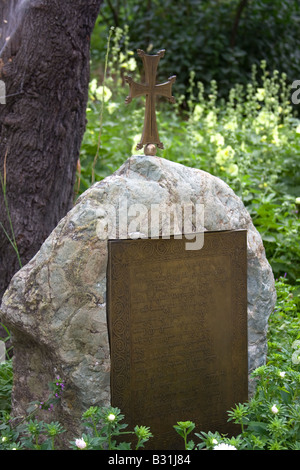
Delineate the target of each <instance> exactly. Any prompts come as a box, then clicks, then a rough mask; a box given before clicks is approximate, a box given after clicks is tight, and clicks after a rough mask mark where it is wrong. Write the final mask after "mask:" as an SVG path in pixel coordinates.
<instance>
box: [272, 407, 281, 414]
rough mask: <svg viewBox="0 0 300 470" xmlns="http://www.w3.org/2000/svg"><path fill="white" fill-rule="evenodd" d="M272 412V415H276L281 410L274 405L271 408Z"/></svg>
mask: <svg viewBox="0 0 300 470" xmlns="http://www.w3.org/2000/svg"><path fill="white" fill-rule="evenodd" d="M271 411H272V413H274V414H275V415H276V414H277V413H278V411H279V410H278V408H277V406H276V405H273V406H272V408H271Z"/></svg>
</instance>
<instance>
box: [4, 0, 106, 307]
mask: <svg viewBox="0 0 300 470" xmlns="http://www.w3.org/2000/svg"><path fill="white" fill-rule="evenodd" d="M12 2H14V3H12ZM101 3H102V0H11V1H10V0H2V1H0V5H1V9H0V14H1V12H2V14H3V15H5V13H4V12H5V9H6V11H9V9H10V8H11V9H12V10H13V13H14V16H13V17H11V16H10V17H8V18H5V17H4V18H2V25H3V29H2V37H1V40H2V43H4V44H5V46H4V48H3V49H2V51H1V58H0V79H1V80H2V81H4V83H5V86H6V104H5V105H3V104H0V172H1V175H2V182H4V181H5V182H6V195H7V205H8V210H7V207H6V205H5V201H4V194H3V188H2V190H1V187H0V222H1V223H2V224H3V227H2V229H1V226H0V301H1V298H2V296H3V293H4V291H5V290H6V288H7V287H8V284H9V282H10V280H11V278H12V276H13V274H14V273H15V272H16V271H17V270H18V269H19V267H20V264H19V262H18V258H17V256H16V251H15V250H14V248H13V247H12V245H11V243H10V242H9V240H8V237H7V235H6V234H5V232H4V230H3V228H4V229H5V230H6V232H7V234H8V235H9V236H10V237H12V235H13V234H12V231H11V227H13V231H14V237H15V240H16V244H17V248H18V251H19V254H20V258H21V262H22V264H23V265H24V264H25V263H27V262H28V261H29V260H30V259H31V258H32V257H33V256H34V255H35V254H36V253H37V251H38V250H39V248H40V247H41V244H42V243H43V242H44V240H45V239H46V238H47V236H48V235H49V234H50V232H51V231H52V230H53V229H54V227H55V226H56V225H57V223H58V222H59V220H60V219H61V218H63V217H64V216H65V215H66V213H67V212H68V211H69V210H70V208H71V207H72V204H73V197H74V192H73V188H74V182H75V178H76V164H77V160H78V157H79V151H80V145H81V141H82V137H83V134H84V131H85V126H86V117H85V116H86V105H87V97H88V83H89V49H90V36H91V33H92V30H93V27H94V23H95V20H96V18H97V15H98V12H99V8H100V5H101ZM20 6H21V7H22V8H21V10H20V12H19V14H18V16H16V10H14V8H17V7H20ZM6 19H7V23H5V22H4V23H3V20H6ZM13 19H14V20H13ZM0 20H1V18H0ZM0 26H1V25H0ZM5 28H6V30H5ZM7 31H8V33H9V34H10V39H9V40H8V41H5V34H7ZM0 32H1V31H0ZM9 215H10V217H11V224H10V222H9Z"/></svg>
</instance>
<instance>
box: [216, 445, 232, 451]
mask: <svg viewBox="0 0 300 470" xmlns="http://www.w3.org/2000/svg"><path fill="white" fill-rule="evenodd" d="M214 450H237V449H236V447H234V446H231V445H230V444H218V445H217V446H215V447H214Z"/></svg>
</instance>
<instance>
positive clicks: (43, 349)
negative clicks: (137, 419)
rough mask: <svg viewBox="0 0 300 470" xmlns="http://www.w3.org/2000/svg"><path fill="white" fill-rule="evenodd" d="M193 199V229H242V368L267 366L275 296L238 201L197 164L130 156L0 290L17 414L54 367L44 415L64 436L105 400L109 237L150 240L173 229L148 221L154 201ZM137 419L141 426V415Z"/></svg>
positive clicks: (39, 395) (39, 392)
mask: <svg viewBox="0 0 300 470" xmlns="http://www.w3.org/2000/svg"><path fill="white" fill-rule="evenodd" d="M197 204H198V205H199V206H201V207H203V208H204V212H203V219H202V218H201V217H200V218H199V220H200V221H201V220H203V227H200V226H198V225H197V223H196V222H197V217H196V218H195V214H193V215H192V217H191V219H189V220H188V222H191V225H190V226H191V227H192V232H193V231H197V232H203V231H204V232H206V231H207V232H209V231H212V232H220V231H236V230H244V231H247V313H248V319H247V320H248V369H249V373H250V372H251V371H252V370H253V369H255V368H256V367H258V366H260V365H262V364H264V362H265V356H266V350H267V342H266V333H267V323H268V317H269V315H270V313H271V312H272V310H273V308H274V305H275V300H276V293H275V287H274V277H273V274H272V270H271V268H270V265H269V263H268V261H267V259H266V256H265V251H264V247H263V243H262V240H261V237H260V235H259V233H258V231H257V230H256V229H255V227H254V225H253V223H252V221H251V218H250V216H249V214H248V212H247V210H246V209H245V207H244V205H243V203H242V201H241V200H240V198H238V197H237V196H236V195H235V194H234V192H233V191H232V190H231V189H230V188H229V186H228V185H227V184H225V183H224V182H223V181H222V180H220V179H219V178H216V177H214V176H212V175H210V174H208V173H206V172H204V171H201V170H198V169H193V168H188V167H185V166H183V165H180V164H178V163H174V162H171V161H168V160H164V159H161V158H159V157H155V156H132V157H130V158H129V159H128V160H127V161H126V162H125V163H124V164H123V165H122V166H121V167H120V169H119V170H118V171H116V172H115V173H114V174H113V175H111V176H109V177H107V178H105V179H104V180H103V181H101V182H98V183H96V184H95V185H93V186H92V187H91V188H90V189H88V190H87V191H86V192H85V193H84V194H83V195H82V196H81V197H80V198H79V199H78V201H77V203H76V205H75V206H74V208H73V209H72V210H71V211H70V212H69V213H68V214H67V215H66V217H65V218H64V219H62V220H61V221H60V223H59V224H58V226H57V227H56V228H55V229H54V230H53V232H52V233H51V234H50V236H49V237H48V239H47V240H46V241H45V242H44V244H43V245H42V247H41V249H40V251H39V252H38V253H37V255H36V256H35V257H34V258H33V259H32V260H31V261H30V262H29V263H28V264H27V265H26V266H24V267H23V268H22V269H21V270H20V271H19V272H18V273H16V274H15V276H14V277H13V279H12V281H11V284H10V286H9V288H8V290H7V291H6V293H5V295H4V297H3V301H2V305H1V315H0V316H1V321H2V322H3V323H4V324H5V325H6V326H7V327H8V328H9V329H10V330H11V331H12V334H13V344H14V386H13V396H12V400H13V401H12V406H13V413H14V414H16V415H24V413H25V411H26V409H27V407H28V403H29V402H30V401H33V400H39V399H40V400H43V399H44V398H45V396H46V397H47V395H48V392H47V390H48V383H49V382H51V381H53V380H54V378H55V376H56V375H57V374H58V375H60V376H61V377H62V378H63V379H64V380H65V382H66V390H65V393H64V394H63V397H62V403H61V406H60V408H59V410H58V411H57V415H55V413H56V411H54V413H53V415H52V416H51V419H53V420H54V419H57V420H59V421H60V422H61V423H62V425H63V426H65V427H66V428H67V429H68V430H69V431H70V433H69V435H71V438H74V436H75V437H79V433H80V432H81V431H80V426H81V419H80V418H81V413H82V412H83V411H85V410H86V409H87V408H88V407H89V406H91V405H99V406H102V405H109V404H110V403H111V387H110V380H111V362H110V349H109V337H108V329H107V305H106V290H107V263H108V239H113V238H116V239H123V240H125V239H129V241H130V240H132V239H133V238H135V239H136V238H137V237H139V238H141V239H143V238H148V239H149V241H151V240H150V238H151V228H152V229H154V232H155V235H156V236H160V235H161V234H162V232H163V231H164V227H165V226H166V227H170V219H168V217H167V218H166V220H164V217H162V218H155V217H154V218H153V220H155V221H156V223H157V224H158V225H156V224H154V225H153V224H152V227H151V224H149V214H150V213H151V209H152V208H153V206H154V207H156V208H157V207H161V208H163V210H162V212H163V213H164V214H165V213H166V212H167V211H168V208H169V209H170V208H172V207H174V206H175V207H180V206H185V207H188V206H189V205H192V206H193V207H196V206H197ZM173 215H174V214H173ZM175 219H176V217H175V216H174V217H173V222H174V221H175ZM151 220H152V219H151ZM164 224H165V225H164ZM187 225H189V224H187ZM174 227H175V225H174ZM171 235H172V233H171ZM137 241H142V240H137ZM153 241H155V240H154V239H153ZM167 241H168V240H167ZM179 241H180V240H179ZM194 241H195V240H194ZM198 241H199V240H198ZM200 241H201V240H200ZM192 242H193V240H192V239H190V243H191V244H192ZM204 247H205V243H204V245H203V249H205V248H204ZM201 250H202V249H200V250H199V253H200V252H201ZM188 251H189V254H188V256H190V257H191V259H192V260H193V259H194V258H193V256H194V257H195V259H196V258H197V256H198V255H197V254H195V253H198V252H197V250H193V249H191V250H186V253H188ZM133 258H134V256H133ZM143 282H145V281H143ZM237 287H238V286H237ZM123 334H124V335H126V330H124V331H123ZM170 354H171V351H170ZM179 367H180V366H179ZM250 388H251V384H250ZM185 418H188V417H185ZM180 419H181V417H180V416H178V420H180ZM189 419H190V420H193V416H190V417H189ZM125 421H126V417H125ZM136 424H143V425H145V426H147V422H146V421H144V422H141V423H136ZM174 424H176V423H174ZM212 430H213V429H212ZM174 432H175V431H174Z"/></svg>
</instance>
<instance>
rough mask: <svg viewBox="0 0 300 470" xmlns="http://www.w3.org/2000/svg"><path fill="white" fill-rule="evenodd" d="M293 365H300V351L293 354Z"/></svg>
mask: <svg viewBox="0 0 300 470" xmlns="http://www.w3.org/2000/svg"><path fill="white" fill-rule="evenodd" d="M292 363H293V364H300V349H297V351H294V352H293V354H292Z"/></svg>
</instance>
